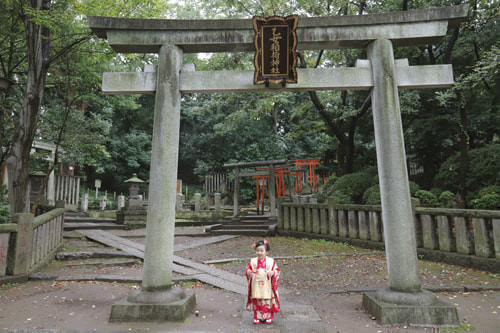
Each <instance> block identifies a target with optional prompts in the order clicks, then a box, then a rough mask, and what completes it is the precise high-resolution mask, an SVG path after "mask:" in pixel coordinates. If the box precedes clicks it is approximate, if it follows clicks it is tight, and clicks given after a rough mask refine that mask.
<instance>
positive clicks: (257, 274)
mask: <svg viewBox="0 0 500 333" xmlns="http://www.w3.org/2000/svg"><path fill="white" fill-rule="evenodd" d="M269 271H273V272H274V275H273V276H272V277H271V279H270V280H269V279H268V277H267V272H269ZM280 272H281V271H280V269H279V268H278V265H276V263H275V261H274V259H273V258H269V257H266V258H265V259H263V260H258V259H257V258H253V259H251V260H250V262H249V263H248V265H247V269H246V276H247V280H248V298H247V304H246V309H247V310H248V311H253V312H254V319H259V320H260V319H262V320H265V319H273V318H274V314H275V313H277V312H279V310H280V301H279V296H278V283H279V279H280Z"/></svg>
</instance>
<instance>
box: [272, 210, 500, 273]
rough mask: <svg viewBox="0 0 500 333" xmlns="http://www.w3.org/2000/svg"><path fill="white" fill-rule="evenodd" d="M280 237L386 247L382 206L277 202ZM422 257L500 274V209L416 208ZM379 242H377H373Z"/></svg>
mask: <svg viewBox="0 0 500 333" xmlns="http://www.w3.org/2000/svg"><path fill="white" fill-rule="evenodd" d="M278 205H279V217H278V233H282V234H287V233H291V234H293V233H296V234H300V235H303V236H305V237H311V238H332V239H335V240H345V241H349V242H351V243H354V244H360V245H362V244H363V243H364V244H368V245H370V244H371V245H375V244H378V247H379V248H382V247H383V242H384V230H383V229H384V228H383V224H382V216H381V207H380V206H365V205H336V204H335V203H334V201H333V200H330V202H329V203H328V204H308V203H290V202H285V201H280V202H279V204H278ZM415 233H416V235H415V236H416V243H417V248H418V249H419V250H422V251H419V253H423V254H426V255H429V256H430V257H434V258H439V257H442V258H443V254H450V256H448V257H449V258H452V257H456V258H454V259H453V258H452V261H453V260H454V261H453V263H457V262H458V263H465V264H466V265H467V262H470V259H471V257H474V258H484V259H485V260H482V261H481V260H479V261H481V262H482V265H486V266H488V267H487V269H490V268H492V270H496V271H497V272H498V271H500V260H499V259H500V211H488V210H466V209H444V208H424V207H416V208H415ZM374 243H375V244H374Z"/></svg>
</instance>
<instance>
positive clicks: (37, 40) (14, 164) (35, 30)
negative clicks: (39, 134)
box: [7, 0, 50, 213]
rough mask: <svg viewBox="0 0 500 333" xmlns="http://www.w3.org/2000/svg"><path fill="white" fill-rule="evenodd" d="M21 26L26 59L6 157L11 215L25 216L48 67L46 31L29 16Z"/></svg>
mask: <svg viewBox="0 0 500 333" xmlns="http://www.w3.org/2000/svg"><path fill="white" fill-rule="evenodd" d="M29 6H30V7H31V8H32V9H34V10H48V9H49V8H50V0H30V1H29ZM24 22H25V23H24V24H25V29H26V46H27V59H28V75H27V83H26V91H25V94H24V100H23V103H22V106H21V110H20V112H19V121H18V124H17V126H16V129H15V132H14V136H13V143H12V149H11V151H10V153H9V155H8V157H7V171H8V174H9V203H10V205H11V212H12V213H22V212H29V191H28V184H29V175H28V163H29V158H30V151H31V146H32V143H33V138H34V136H35V131H36V125H37V117H38V113H39V111H40V106H41V104H42V98H43V90H44V86H45V78H46V76H47V70H48V66H49V49H50V39H49V29H48V28H45V27H42V26H40V25H37V24H35V23H34V22H33V21H32V20H31V17H30V16H25V17H24Z"/></svg>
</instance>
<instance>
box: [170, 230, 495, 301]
mask: <svg viewBox="0 0 500 333" xmlns="http://www.w3.org/2000/svg"><path fill="white" fill-rule="evenodd" d="M257 240H259V238H254V237H239V238H236V239H233V240H228V241H225V242H222V243H217V244H210V245H206V246H203V247H200V248H193V249H188V250H184V251H181V252H177V253H176V254H178V255H180V256H182V257H185V258H188V259H191V260H194V261H198V262H204V261H209V262H210V261H215V260H223V259H231V258H233V259H234V260H232V261H229V262H228V263H221V264H216V265H215V266H216V267H218V268H220V269H223V270H227V271H229V272H232V273H235V274H244V271H245V268H246V264H247V262H248V260H249V258H250V257H252V256H254V255H255V254H254V250H253V248H252V244H253V243H254V242H255V241H257ZM268 241H269V243H270V244H271V251H270V252H269V256H270V257H274V258H275V259H276V262H277V264H278V267H280V269H281V279H280V285H281V286H283V287H285V288H288V289H291V290H294V291H295V292H297V293H300V292H310V291H326V290H352V289H357V288H376V287H383V286H387V285H388V281H387V264H386V258H385V253H384V252H379V251H369V250H366V249H360V248H355V247H352V246H349V245H346V244H339V243H333V242H326V241H320V240H306V239H295V238H290V237H276V238H269V239H268ZM297 256H301V257H299V258H297ZM282 257H285V258H282ZM293 257H296V258H293ZM419 267H420V274H421V281H422V286H423V287H424V288H425V287H433V288H438V287H443V286H446V287H450V286H464V285H471V286H485V285H486V286H487V285H499V284H500V279H499V276H498V274H493V273H489V272H483V271H478V270H474V269H469V268H463V267H459V266H453V265H447V264H442V263H435V262H430V261H425V260H419ZM304 281H307V282H304Z"/></svg>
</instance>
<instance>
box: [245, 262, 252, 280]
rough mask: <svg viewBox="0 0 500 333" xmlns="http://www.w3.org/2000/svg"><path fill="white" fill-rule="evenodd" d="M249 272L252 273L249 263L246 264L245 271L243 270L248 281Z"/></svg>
mask: <svg viewBox="0 0 500 333" xmlns="http://www.w3.org/2000/svg"><path fill="white" fill-rule="evenodd" d="M249 271H250V272H252V264H251V262H249V263H248V265H247V269H246V270H245V276H246V278H247V280H248V281H249V280H250V279H251V277H250V274H249Z"/></svg>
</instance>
